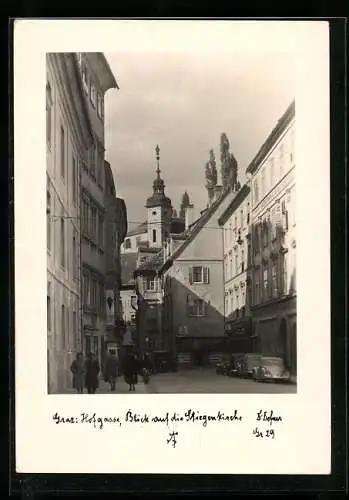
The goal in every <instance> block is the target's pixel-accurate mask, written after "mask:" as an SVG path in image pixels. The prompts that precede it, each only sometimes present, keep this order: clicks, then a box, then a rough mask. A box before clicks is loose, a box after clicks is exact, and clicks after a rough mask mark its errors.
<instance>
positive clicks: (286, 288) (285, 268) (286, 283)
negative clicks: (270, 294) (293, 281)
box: [283, 254, 288, 295]
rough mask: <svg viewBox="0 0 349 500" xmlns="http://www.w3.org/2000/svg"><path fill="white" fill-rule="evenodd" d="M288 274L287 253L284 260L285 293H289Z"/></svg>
mask: <svg viewBox="0 0 349 500" xmlns="http://www.w3.org/2000/svg"><path fill="white" fill-rule="evenodd" d="M287 281H288V276H287V254H285V255H284V262H283V285H284V294H285V295H288V282H287Z"/></svg>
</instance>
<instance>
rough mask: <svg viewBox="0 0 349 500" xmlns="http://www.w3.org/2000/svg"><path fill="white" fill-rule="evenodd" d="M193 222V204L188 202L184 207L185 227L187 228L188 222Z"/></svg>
mask: <svg viewBox="0 0 349 500" xmlns="http://www.w3.org/2000/svg"><path fill="white" fill-rule="evenodd" d="M193 222H194V205H192V204H190V205H188V206H187V207H185V229H186V230H187V229H188V227H189V226H190V224H192V223H193Z"/></svg>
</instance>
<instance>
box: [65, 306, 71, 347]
mask: <svg viewBox="0 0 349 500" xmlns="http://www.w3.org/2000/svg"><path fill="white" fill-rule="evenodd" d="M65 320H66V329H67V331H66V341H65V343H66V346H67V347H68V350H69V351H70V349H71V344H70V324H69V308H68V307H67V309H66V310H65Z"/></svg>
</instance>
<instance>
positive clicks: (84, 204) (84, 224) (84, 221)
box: [82, 195, 88, 235]
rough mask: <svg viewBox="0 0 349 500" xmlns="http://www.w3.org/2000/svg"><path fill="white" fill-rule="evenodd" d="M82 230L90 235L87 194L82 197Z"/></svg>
mask: <svg viewBox="0 0 349 500" xmlns="http://www.w3.org/2000/svg"><path fill="white" fill-rule="evenodd" d="M82 230H83V233H84V234H85V235H88V200H87V197H86V195H84V196H83V198H82Z"/></svg>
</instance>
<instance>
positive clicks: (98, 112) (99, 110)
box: [97, 92, 102, 118]
mask: <svg viewBox="0 0 349 500" xmlns="http://www.w3.org/2000/svg"><path fill="white" fill-rule="evenodd" d="M97 114H98V116H99V118H102V96H101V94H100V92H97Z"/></svg>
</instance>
